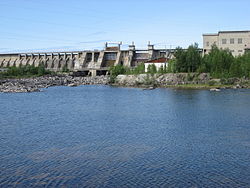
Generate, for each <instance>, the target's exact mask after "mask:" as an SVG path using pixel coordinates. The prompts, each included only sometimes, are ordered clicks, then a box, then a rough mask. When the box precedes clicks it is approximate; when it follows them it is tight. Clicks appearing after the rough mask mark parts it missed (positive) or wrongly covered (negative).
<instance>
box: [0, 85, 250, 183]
mask: <svg viewBox="0 0 250 188" xmlns="http://www.w3.org/2000/svg"><path fill="white" fill-rule="evenodd" d="M249 97H250V91H249V90H237V91H236V90H224V91H222V92H215V93H213V92H209V91H199V90H172V89H156V90H150V91H142V90H141V89H131V88H111V87H108V86H81V87H76V88H69V87H53V88H49V89H45V90H44V92H40V93H22V94H0V102H1V108H0V118H1V119H0V141H1V142H0V186H1V187H250V176H249V174H250V117H249V112H250V111H249V106H250V100H249Z"/></svg>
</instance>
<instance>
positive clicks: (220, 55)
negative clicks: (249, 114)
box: [110, 44, 250, 84]
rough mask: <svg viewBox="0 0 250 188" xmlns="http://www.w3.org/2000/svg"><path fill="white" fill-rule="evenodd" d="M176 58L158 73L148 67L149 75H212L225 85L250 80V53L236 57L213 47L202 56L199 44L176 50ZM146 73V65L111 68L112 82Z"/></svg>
mask: <svg viewBox="0 0 250 188" xmlns="http://www.w3.org/2000/svg"><path fill="white" fill-rule="evenodd" d="M174 56H175V58H174V59H172V60H170V61H169V62H168V67H161V68H160V69H159V70H158V71H157V69H156V67H155V66H154V65H150V66H149V67H148V72H147V73H148V74H155V73H160V74H164V73H210V75H211V76H212V78H220V79H221V80H222V81H223V80H224V83H223V84H231V83H227V80H228V78H250V53H245V54H244V55H242V56H238V57H234V56H233V55H232V53H231V52H230V51H229V50H228V49H226V50H225V49H224V50H223V49H219V48H218V47H217V46H215V45H214V46H212V50H211V51H210V52H209V54H206V55H204V56H202V55H201V53H200V51H199V48H198V44H193V45H190V46H189V47H188V49H187V50H184V49H182V48H180V47H178V48H176V52H175V54H174ZM142 73H145V66H144V64H140V65H139V66H137V67H136V68H128V67H124V66H122V65H117V66H113V67H111V68H110V75H111V82H114V80H115V78H116V76H117V75H119V74H142Z"/></svg>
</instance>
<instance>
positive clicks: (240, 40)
mask: <svg viewBox="0 0 250 188" xmlns="http://www.w3.org/2000/svg"><path fill="white" fill-rule="evenodd" d="M221 43H222V44H227V39H222V40H221ZM229 43H230V44H234V43H235V40H234V39H230V40H229ZM242 43H243V40H242V38H238V44H242ZM213 44H215V45H216V42H214V43H213ZM209 45H210V44H209V42H206V46H209Z"/></svg>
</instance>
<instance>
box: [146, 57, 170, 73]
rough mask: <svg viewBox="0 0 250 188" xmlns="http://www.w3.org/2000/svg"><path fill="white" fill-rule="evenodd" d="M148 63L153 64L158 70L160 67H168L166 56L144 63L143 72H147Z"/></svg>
mask: <svg viewBox="0 0 250 188" xmlns="http://www.w3.org/2000/svg"><path fill="white" fill-rule="evenodd" d="M150 65H155V67H156V70H157V71H159V69H160V68H163V69H164V68H167V67H168V62H167V58H164V57H163V58H159V59H155V60H151V61H148V62H146V63H145V72H148V67H149V66H150Z"/></svg>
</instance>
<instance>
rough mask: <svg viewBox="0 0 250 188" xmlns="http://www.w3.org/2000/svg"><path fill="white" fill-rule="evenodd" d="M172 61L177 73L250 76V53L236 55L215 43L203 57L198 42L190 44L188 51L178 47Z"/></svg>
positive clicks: (215, 76)
mask: <svg viewBox="0 0 250 188" xmlns="http://www.w3.org/2000/svg"><path fill="white" fill-rule="evenodd" d="M171 63H172V64H170V66H171V67H172V70H171V71H172V72H176V73H178V72H198V73H210V75H211V76H212V77H213V78H230V77H238V78H241V77H247V78H249V77H250V53H245V54H244V55H242V56H238V57H234V56H233V55H232V53H231V52H230V51H229V50H228V49H224V50H223V49H219V48H218V47H217V46H215V45H214V46H212V50H211V52H209V54H206V55H204V56H203V57H202V56H201V54H200V53H199V50H198V45H197V44H194V45H191V46H189V47H188V49H187V50H186V51H185V50H183V49H182V48H177V50H176V53H175V59H174V61H172V62H171Z"/></svg>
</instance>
